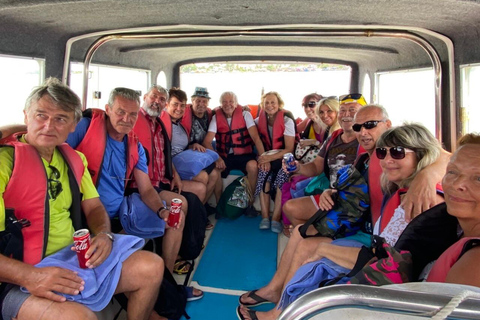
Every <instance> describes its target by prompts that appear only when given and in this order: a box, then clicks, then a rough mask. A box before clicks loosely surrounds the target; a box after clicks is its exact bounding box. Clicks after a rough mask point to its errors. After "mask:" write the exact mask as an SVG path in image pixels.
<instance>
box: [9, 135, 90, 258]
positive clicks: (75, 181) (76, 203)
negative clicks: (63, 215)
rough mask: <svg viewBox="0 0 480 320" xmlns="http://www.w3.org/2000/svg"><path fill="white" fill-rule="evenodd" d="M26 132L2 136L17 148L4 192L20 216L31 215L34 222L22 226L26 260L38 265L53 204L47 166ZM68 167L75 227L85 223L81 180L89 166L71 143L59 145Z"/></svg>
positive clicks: (26, 216) (10, 205)
mask: <svg viewBox="0 0 480 320" xmlns="http://www.w3.org/2000/svg"><path fill="white" fill-rule="evenodd" d="M22 134H23V133H16V134H14V135H12V136H10V137H7V138H5V139H3V140H1V142H0V143H1V144H2V145H4V146H9V147H13V148H14V157H13V159H14V163H13V171H12V175H11V176H10V180H9V182H8V184H7V186H6V189H5V192H4V193H3V199H4V201H5V208H13V209H14V210H15V211H14V214H15V218H16V219H17V220H20V219H27V220H29V221H30V226H28V227H25V228H23V229H22V236H23V261H24V262H25V263H28V264H31V265H35V264H37V263H38V262H40V261H41V260H42V259H43V258H44V257H45V252H46V250H47V244H48V236H49V234H48V232H49V224H50V208H49V201H48V199H49V194H48V183H47V179H48V177H47V175H46V172H45V167H44V165H43V162H42V159H41V157H40V155H39V154H38V152H37V150H36V149H35V147H33V146H31V145H29V144H27V143H23V142H20V141H19V140H18V138H19V137H20V136H21V135H22ZM57 148H58V150H59V151H60V153H61V154H62V156H63V158H64V159H65V162H66V164H67V167H68V175H69V182H70V189H71V192H72V206H71V208H70V218H71V219H72V224H73V226H74V228H75V229H80V228H81V227H82V225H83V224H82V213H81V208H80V202H81V195H80V188H79V186H80V184H81V180H82V176H83V173H84V171H85V166H84V165H83V161H82V158H81V157H80V156H79V155H78V154H77V153H76V152H75V150H73V149H72V148H71V147H70V146H68V145H67V144H62V145H60V146H58V147H57Z"/></svg>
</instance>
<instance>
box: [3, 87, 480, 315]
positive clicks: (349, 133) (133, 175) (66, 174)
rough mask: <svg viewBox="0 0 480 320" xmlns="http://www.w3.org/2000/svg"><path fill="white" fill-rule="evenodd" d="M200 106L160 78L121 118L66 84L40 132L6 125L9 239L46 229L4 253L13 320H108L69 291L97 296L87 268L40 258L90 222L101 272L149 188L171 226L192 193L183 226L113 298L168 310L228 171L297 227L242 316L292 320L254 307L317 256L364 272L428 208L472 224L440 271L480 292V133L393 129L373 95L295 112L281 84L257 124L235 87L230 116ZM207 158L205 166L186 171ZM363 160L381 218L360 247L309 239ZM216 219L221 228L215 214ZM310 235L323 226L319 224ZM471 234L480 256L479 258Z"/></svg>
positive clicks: (117, 94)
mask: <svg viewBox="0 0 480 320" xmlns="http://www.w3.org/2000/svg"><path fill="white" fill-rule="evenodd" d="M187 100H188V99H187V95H186V93H185V92H184V91H182V90H180V89H178V88H171V89H170V90H166V89H165V88H163V87H161V86H157V85H155V86H152V87H151V88H150V89H149V90H148V92H147V93H146V94H145V95H144V96H143V103H142V102H141V97H140V96H139V94H138V92H136V91H134V90H131V89H128V88H115V89H114V90H112V92H111V94H110V97H109V101H108V103H107V105H106V106H105V111H103V110H98V109H87V111H86V112H83V113H82V108H81V104H80V100H79V98H78V97H77V96H76V95H75V94H74V93H73V92H72V91H71V90H70V89H69V88H68V87H67V86H64V85H63V84H61V83H60V82H59V81H58V80H56V79H53V78H50V79H48V80H47V81H46V82H45V84H44V85H42V86H40V87H38V88H35V89H34V90H33V92H32V93H31V94H30V96H29V97H28V99H27V101H26V104H25V109H24V114H25V124H26V127H17V126H12V127H6V128H3V129H2V131H0V132H1V133H2V134H3V139H2V140H0V143H1V147H0V163H1V166H0V230H2V231H3V233H4V234H7V236H4V237H3V238H2V239H1V241H2V243H6V242H8V240H10V239H12V238H14V236H12V234H14V233H15V228H16V227H18V226H19V225H20V224H21V223H19V222H22V221H25V220H28V221H29V223H30V226H26V227H25V228H23V229H21V234H22V236H21V237H20V240H21V241H20V242H16V243H13V245H16V246H17V247H18V248H17V249H18V250H17V251H18V252H20V260H21V261H18V260H16V259H13V258H12V256H5V255H3V254H1V255H0V261H1V263H2V269H1V270H0V281H1V283H2V284H1V287H0V306H1V309H0V311H1V315H0V318H2V317H3V319H13V318H15V319H31V318H33V315H37V316H38V315H41V319H51V318H57V317H58V318H60V316H59V315H61V318H62V319H95V318H96V317H95V315H94V314H93V313H92V312H91V311H90V310H89V309H88V308H87V307H85V306H83V305H81V304H77V303H75V302H70V301H66V298H65V297H64V295H76V294H78V293H79V292H81V291H83V290H84V289H85V287H84V285H85V282H84V281H83V280H82V279H81V278H80V277H79V275H78V274H77V273H76V272H73V271H70V270H68V269H64V268H58V267H38V268H34V267H33V266H34V265H36V264H38V263H39V262H40V261H42V259H44V258H45V257H47V256H51V255H54V254H55V253H56V252H57V251H59V250H61V249H62V248H65V247H69V246H71V244H72V234H73V232H74V231H75V230H76V229H80V228H88V229H89V230H90V233H91V236H92V240H91V246H90V249H89V250H88V251H87V252H86V255H85V257H86V258H87V259H88V262H87V267H88V268H96V267H98V266H101V265H102V263H103V262H104V261H106V260H107V259H108V258H109V257H110V256H111V255H112V254H113V253H114V252H116V250H119V249H117V248H116V247H115V240H116V239H117V238H118V237H121V236H120V235H118V234H116V233H115V234H114V233H112V229H113V230H114V231H115V232H119V231H121V226H120V225H119V224H118V217H119V215H120V211H121V210H122V206H123V204H124V203H125V197H126V195H132V194H136V195H137V196H138V198H139V199H140V200H141V202H142V203H143V204H144V205H145V206H146V207H147V208H148V210H150V211H151V212H153V213H155V215H156V216H158V218H159V219H158V220H159V221H162V220H164V221H167V219H168V216H169V207H168V204H170V203H171V201H172V199H174V198H178V199H180V200H181V201H182V210H181V212H180V220H179V223H178V224H177V225H176V226H174V227H170V226H169V225H168V224H166V223H164V224H163V225H162V227H163V228H164V231H163V230H162V232H163V236H161V237H159V238H157V240H158V239H160V241H159V247H160V250H159V251H158V254H155V253H151V252H147V251H134V252H129V253H128V255H127V257H126V258H125V259H124V260H123V262H121V274H120V275H119V277H118V279H117V280H116V282H115V283H113V284H112V283H109V284H108V285H113V286H114V290H112V293H125V295H126V296H127V298H128V308H127V316H128V318H129V319H165V318H163V317H162V316H161V315H159V314H158V313H157V312H156V311H155V310H154V309H153V308H154V305H155V302H156V299H157V296H158V292H159V288H160V283H161V282H162V278H163V274H164V272H173V271H175V270H176V268H177V267H180V268H181V269H182V271H185V270H184V268H187V269H188V266H189V265H188V264H185V263H182V260H181V256H180V253H181V252H180V247H181V244H182V241H184V239H183V229H184V227H185V223H186V221H187V219H192V216H193V215H195V214H197V210H195V208H192V206H189V201H192V200H191V199H192V197H196V198H198V200H199V201H200V202H201V203H203V204H204V206H205V210H206V211H208V212H210V213H211V212H215V208H212V207H210V206H209V205H208V203H207V201H208V200H209V199H210V198H211V197H212V196H214V198H215V200H216V201H217V202H218V201H219V199H220V196H221V193H222V189H223V185H222V178H225V177H226V176H227V175H228V174H229V173H230V171H231V170H240V171H242V172H243V173H244V174H245V175H246V177H247V179H248V183H249V186H250V188H251V190H252V191H254V194H255V195H259V197H260V205H261V216H262V219H261V222H260V225H259V228H260V229H271V230H272V231H273V232H275V233H280V232H282V230H284V231H285V232H286V234H287V235H288V236H290V239H289V241H288V244H287V246H286V248H285V250H284V252H283V254H282V257H281V260H280V263H279V266H278V269H277V272H276V273H275V275H274V277H273V278H272V280H271V281H270V283H269V284H268V285H266V286H265V287H262V288H260V289H258V290H254V291H250V292H247V293H245V294H244V295H242V296H240V298H239V303H240V306H239V307H238V308H237V315H238V317H239V319H276V317H277V316H278V315H279V314H280V312H281V310H282V308H284V307H285V305H283V304H279V305H278V308H274V309H272V310H270V311H268V312H258V311H254V310H252V309H251V308H252V307H255V306H257V305H259V304H262V303H266V302H272V303H279V302H280V297H281V294H282V292H283V291H284V289H285V287H286V286H287V284H288V283H289V281H290V280H291V279H292V278H293V277H294V276H295V274H296V272H297V271H298V269H299V267H300V266H302V265H303V264H304V263H306V262H311V261H317V260H320V259H329V260H331V261H332V262H333V263H335V264H337V265H339V266H341V267H343V268H347V269H351V268H352V267H353V266H354V265H355V262H356V260H357V256H358V254H359V251H360V247H362V246H365V247H370V246H371V242H372V234H373V235H378V236H381V237H383V238H385V240H386V242H387V243H388V244H390V245H392V246H394V245H395V243H396V242H397V240H398V239H399V237H400V236H401V234H402V232H403V230H404V229H405V228H407V226H408V224H409V222H410V221H411V220H412V218H413V217H415V216H417V215H419V214H421V213H422V212H424V211H426V210H428V209H430V208H432V207H434V206H436V205H437V204H439V203H442V202H444V201H445V202H446V204H447V210H448V213H449V214H451V215H452V216H454V217H456V218H457V219H458V222H459V224H460V226H461V228H462V230H463V233H462V234H461V235H460V236H459V242H458V243H457V244H455V245H454V246H452V248H451V249H449V250H447V252H445V254H444V255H442V256H441V257H440V258H439V259H438V262H437V263H436V264H435V265H434V266H433V268H432V271H431V273H430V275H429V277H428V278H427V280H431V281H447V282H456V283H465V284H472V285H477V286H480V279H479V277H478V276H477V275H476V274H475V273H474V272H472V267H471V266H472V265H473V266H474V265H475V263H476V262H479V260H480V253H479V251H478V249H477V248H475V244H476V243H477V242H475V240H476V239H477V238H479V237H480V230H477V229H478V221H479V220H480V215H478V213H479V212H478V208H477V205H478V201H480V199H478V196H477V193H478V192H477V191H479V190H477V189H479V188H480V183H479V181H480V178H479V177H480V167H478V164H477V163H478V160H479V158H480V137H479V136H476V135H468V136H465V137H464V138H463V139H462V140H461V141H460V147H459V148H458V150H457V151H456V152H455V153H454V154H453V156H451V157H450V154H448V153H447V152H445V151H443V150H442V148H441V147H440V145H439V143H438V142H437V140H436V139H435V138H434V137H433V136H432V134H431V133H430V132H429V131H428V130H427V129H426V128H425V127H423V126H422V125H419V124H405V125H402V126H399V127H392V123H391V121H390V119H389V117H388V113H387V111H386V110H385V109H384V108H383V107H381V106H378V105H368V104H367V102H366V100H365V98H364V97H363V96H362V95H361V94H348V95H345V96H342V97H340V98H336V97H325V98H324V97H322V96H321V95H318V94H310V95H307V96H306V97H305V98H304V99H303V101H302V105H303V107H304V111H305V115H306V119H305V120H303V121H297V120H295V119H294V117H293V115H292V114H291V113H290V112H288V111H287V110H285V109H284V102H283V100H282V98H281V96H280V95H279V94H278V93H277V92H268V93H266V94H264V95H263V96H262V98H261V102H260V110H259V112H258V117H256V119H254V118H253V117H252V114H251V113H250V112H249V111H248V109H247V108H244V107H242V106H240V105H239V104H238V100H237V97H236V95H235V94H234V93H233V92H224V93H223V94H222V95H221V97H220V107H218V108H216V109H214V110H212V109H210V108H209V107H208V106H209V100H210V97H209V93H208V90H207V89H206V88H203V87H197V88H196V89H195V92H194V94H193V95H192V97H191V102H192V104H191V105H188V104H187ZM18 131H20V132H18ZM0 138H1V136H0ZM297 148H300V149H301V148H303V149H305V148H307V149H308V150H315V152H314V155H315V157H312V158H311V159H309V160H308V161H304V160H302V159H303V158H302V159H300V160H298V161H296V168H295V169H294V170H293V171H288V170H287V168H286V166H285V163H284V162H283V156H284V155H285V154H287V153H295V154H296V153H297V152H296V151H297ZM192 158H194V159H195V160H197V161H196V162H197V163H201V165H200V167H198V168H197V167H196V166H195V165H193V166H190V165H185V163H188V161H189V160H191V159H192ZM349 164H351V165H353V164H355V167H356V168H358V169H359V170H360V171H361V174H362V175H363V176H364V177H365V180H366V181H367V182H368V196H367V198H368V200H367V201H366V203H367V205H366V206H367V207H368V206H369V210H370V211H369V212H370V215H369V217H370V218H368V219H365V221H363V222H364V227H362V228H359V230H358V231H356V233H355V234H348V235H345V239H349V240H351V241H354V242H356V243H358V244H359V245H358V246H339V245H337V244H336V242H335V241H332V239H331V238H330V237H326V236H321V235H320V236H315V237H305V232H300V229H301V227H302V225H303V224H305V223H306V222H307V221H308V220H309V219H310V218H311V217H312V216H313V215H314V214H315V212H317V210H320V209H321V210H325V211H328V210H330V209H332V208H333V206H334V205H335V202H336V201H341V200H339V199H335V198H334V197H333V195H334V194H335V193H336V192H337V190H336V189H335V186H336V184H337V182H338V181H337V179H338V177H337V176H338V174H337V173H338V172H339V171H340V170H341V169H342V167H344V166H345V165H349ZM19 168H20V169H19ZM445 168H447V170H446V174H445ZM444 175H445V176H444ZM320 176H322V179H323V180H325V181H327V187H325V188H323V189H322V190H320V191H318V192H314V193H313V194H306V193H302V194H300V196H298V195H297V196H296V197H295V198H293V199H287V200H285V199H283V195H284V194H285V192H290V190H286V188H285V187H284V185H285V186H288V187H289V188H290V187H291V185H290V184H289V183H291V181H293V180H296V181H297V182H300V181H310V182H311V181H313V180H312V178H318V177H320ZM30 177H32V178H33V179H31V178H30ZM442 177H443V181H442ZM309 179H310V180H309ZM441 181H442V183H440V182H441ZM297 185H298V184H297ZM287 189H288V188H287ZM270 200H273V201H274V208H273V210H272V211H273V214H272V216H271V217H270V215H271V214H270V211H271V210H270ZM283 200H285V201H283ZM12 209H13V210H12ZM282 214H283V224H282V222H281V220H282ZM367 220H368V221H367ZM368 222H371V227H369V224H368ZM204 227H205V228H206V229H208V228H211V227H213V226H212V225H211V224H210V223H209V222H208V223H205V226H204ZM17 231H18V229H17ZM8 233H10V234H8ZM306 233H307V234H309V235H313V234H315V233H317V232H316V230H315V227H314V226H312V225H311V226H309V227H308V229H307V230H306ZM17 235H18V232H17ZM465 243H468V244H470V247H472V249H471V250H469V251H467V252H463V251H462V249H463V248H464V247H465ZM8 244H9V245H10V246H11V245H12V241H10V242H9V243H8ZM470 247H469V248H470ZM0 249H2V250H4V248H3V247H2V246H0ZM2 253H3V251H2ZM457 260H458V261H457ZM187 271H188V270H187ZM105 285H107V284H105ZM22 288H24V289H22ZM25 289H26V290H25ZM186 292H187V296H188V298H189V300H195V299H199V298H201V297H202V296H203V292H201V291H200V290H198V289H195V288H193V287H188V288H187V289H186Z"/></svg>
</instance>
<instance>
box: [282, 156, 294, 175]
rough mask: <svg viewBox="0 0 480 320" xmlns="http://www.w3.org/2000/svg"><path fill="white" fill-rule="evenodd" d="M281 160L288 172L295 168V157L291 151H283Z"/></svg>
mask: <svg viewBox="0 0 480 320" xmlns="http://www.w3.org/2000/svg"><path fill="white" fill-rule="evenodd" d="M283 161H284V162H285V166H286V167H287V171H288V172H293V171H295V170H297V163H296V162H295V157H294V156H293V154H292V153H285V154H284V155H283Z"/></svg>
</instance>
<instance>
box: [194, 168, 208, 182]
mask: <svg viewBox="0 0 480 320" xmlns="http://www.w3.org/2000/svg"><path fill="white" fill-rule="evenodd" d="M192 181H198V182H201V183H203V184H204V185H207V184H208V173H207V172H205V171H204V170H202V171H200V173H199V174H197V175H196V176H195V177H193V178H192Z"/></svg>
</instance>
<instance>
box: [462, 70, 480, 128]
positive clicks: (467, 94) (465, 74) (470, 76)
mask: <svg viewBox="0 0 480 320" xmlns="http://www.w3.org/2000/svg"><path fill="white" fill-rule="evenodd" d="M460 76H461V80H460V88H462V91H461V92H462V93H461V106H460V121H461V122H462V129H463V131H462V135H463V134H466V133H470V132H480V123H479V121H478V119H480V108H479V107H478V105H479V101H480V99H479V98H478V88H479V86H480V64H471V65H465V66H460Z"/></svg>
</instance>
